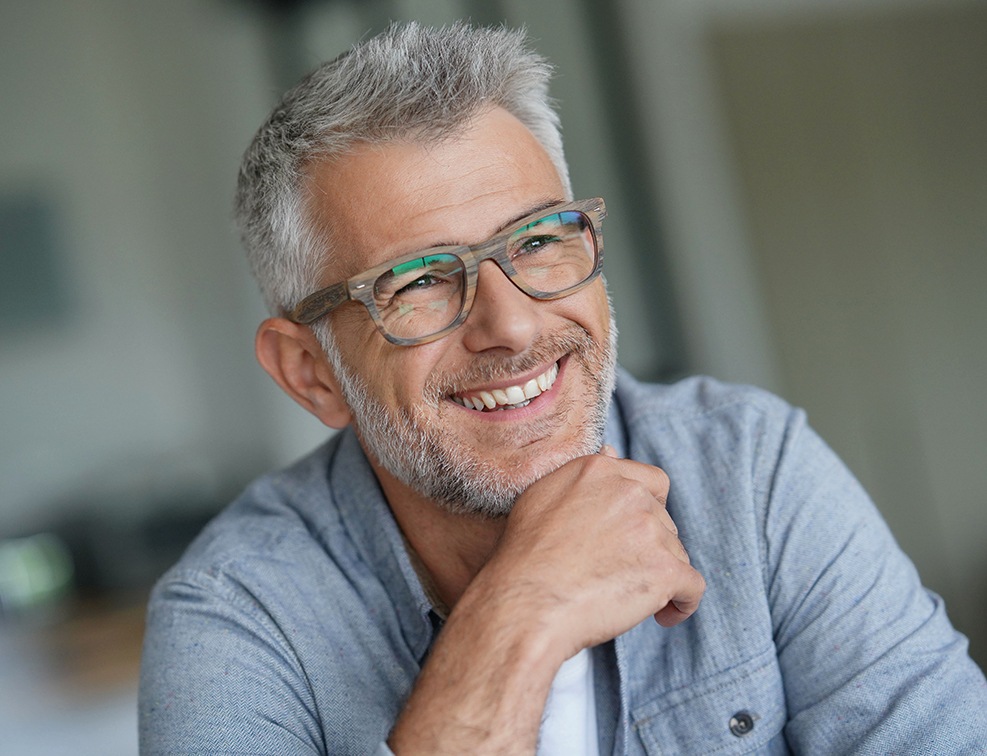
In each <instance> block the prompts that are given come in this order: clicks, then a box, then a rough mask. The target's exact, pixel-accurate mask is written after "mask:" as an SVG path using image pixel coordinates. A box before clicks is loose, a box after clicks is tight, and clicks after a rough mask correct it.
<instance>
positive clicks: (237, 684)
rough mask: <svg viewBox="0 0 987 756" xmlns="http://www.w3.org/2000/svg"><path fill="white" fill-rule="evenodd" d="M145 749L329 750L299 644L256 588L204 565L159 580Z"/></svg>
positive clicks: (147, 646) (150, 639)
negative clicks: (295, 646)
mask: <svg viewBox="0 0 987 756" xmlns="http://www.w3.org/2000/svg"><path fill="white" fill-rule="evenodd" d="M138 708H139V728H140V750H141V753H142V754H179V753H181V754H191V753H223V754H241V753H242V754H246V753H251V754H256V753H277V754H299V755H301V754H306V755H308V754H314V753H324V752H325V748H324V744H323V742H322V734H321V729H320V727H319V724H318V720H317V717H316V712H315V704H314V699H313V696H312V695H311V692H310V690H309V689H308V685H307V682H306V680H305V676H304V673H303V671H302V670H301V668H300V665H299V664H298V661H297V659H296V658H295V656H294V654H293V652H292V650H291V647H290V645H289V644H288V643H287V642H286V641H285V638H284V636H283V635H282V633H281V632H280V630H279V629H278V627H277V625H276V624H275V623H274V622H273V621H272V620H271V619H270V617H269V616H267V615H266V614H265V613H264V612H263V610H262V609H261V608H260V607H259V606H258V605H257V604H256V603H255V602H251V600H250V598H249V595H247V594H245V593H242V592H238V591H236V590H235V589H234V588H233V587H231V586H229V585H227V584H224V582H223V581H222V580H220V579H215V578H213V577H211V576H209V575H204V574H201V573H186V574H181V573H178V574H177V575H175V576H172V577H170V578H168V579H166V580H165V581H163V582H162V583H160V584H159V585H158V587H157V588H156V589H155V591H154V593H153V594H152V598H151V602H150V605H149V611H148V623H147V630H146V633H145V638H144V653H143V660H142V664H141V681H140V693H139V705H138Z"/></svg>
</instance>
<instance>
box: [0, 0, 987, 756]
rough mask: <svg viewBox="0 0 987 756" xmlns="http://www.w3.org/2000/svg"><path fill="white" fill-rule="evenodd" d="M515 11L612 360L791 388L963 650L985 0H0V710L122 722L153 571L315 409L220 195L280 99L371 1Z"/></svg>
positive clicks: (983, 151)
mask: <svg viewBox="0 0 987 756" xmlns="http://www.w3.org/2000/svg"><path fill="white" fill-rule="evenodd" d="M465 17H470V18H472V19H474V20H475V21H477V22H479V23H499V22H501V21H505V20H506V21H507V22H508V23H509V24H511V25H519V24H525V25H526V26H527V28H528V30H529V32H530V34H531V36H532V37H533V39H534V40H535V44H536V46H537V47H538V48H539V49H540V50H541V51H542V52H543V53H544V54H545V55H547V56H548V57H549V58H550V59H551V60H552V61H553V62H554V63H555V64H556V66H557V68H558V76H557V78H556V80H555V84H554V87H553V93H554V95H555V96H556V97H557V99H558V101H559V107H560V109H561V112H562V117H563V124H564V128H565V136H566V147H567V152H568V156H569V161H570V164H571V167H572V175H573V181H574V185H575V188H576V194H577V195H579V196H593V195H602V196H604V197H606V198H607V203H608V208H609V210H610V217H609V220H608V222H607V276H608V280H609V282H610V286H611V289H612V291H613V294H614V298H615V300H616V306H617V313H618V323H619V326H620V355H621V361H622V363H623V364H624V365H625V367H627V368H628V369H629V370H630V371H631V372H633V373H634V374H636V375H638V376H639V377H641V378H645V379H653V380H674V379H675V378H677V377H679V376H682V375H686V374H690V373H695V372H702V373H708V374H712V375H714V376H716V377H718V378H722V379H725V380H730V381H741V382H746V383H754V384H758V385H761V386H764V387H766V388H769V389H771V390H773V391H775V392H777V393H779V394H781V395H782V396H784V397H785V398H786V399H788V400H789V401H791V402H793V403H795V404H798V405H800V406H803V407H805V408H806V409H807V411H808V413H809V418H810V421H811V422H812V423H813V424H814V425H815V426H816V428H817V429H819V430H820V431H821V432H822V434H823V436H824V437H825V438H826V439H827V440H828V441H829V442H830V444H831V445H832V446H834V448H835V449H836V450H837V451H838V452H839V453H840V454H841V455H842V456H843V457H844V459H845V460H846V461H847V462H848V464H849V465H850V467H851V468H852V469H853V470H854V471H855V472H856V474H857V475H858V476H859V477H860V478H861V480H862V481H863V482H864V484H865V485H866V486H867V488H868V489H869V490H870V492H871V494H872V495H873V496H874V498H875V500H876V502H877V504H878V506H879V508H880V509H881V511H882V512H883V513H884V515H885V516H886V518H887V519H888V521H889V523H890V524H891V527H892V529H893V530H894V532H895V534H896V536H897V537H898V539H899V541H900V543H901V544H902V546H903V547H904V548H905V550H906V551H907V552H908V553H909V554H910V555H911V556H912V558H913V559H914V560H915V562H916V563H917V564H918V566H919V569H920V571H921V572H922V574H923V576H924V579H925V581H926V583H927V584H928V585H929V586H930V587H931V588H932V589H934V590H935V591H937V592H939V593H941V594H942V595H943V596H945V598H946V600H947V607H948V609H949V613H950V616H951V617H952V619H953V621H954V623H955V624H956V625H957V626H958V627H959V628H960V629H961V630H962V631H963V632H965V633H966V634H967V635H968V636H970V638H971V644H972V645H971V648H972V652H973V655H974V657H975V658H977V659H978V661H979V662H980V664H981V665H984V664H985V662H987V623H985V619H987V609H985V607H987V549H985V548H984V535H985V534H987V507H985V500H987V493H985V492H987V455H985V451H987V400H985V398H984V393H983V392H984V391H985V389H987V332H985V327H987V296H985V295H984V292H985V290H987V144H985V141H987V96H985V94H987V3H984V2H977V1H975V0H802V2H799V3H792V2H790V0H609V1H606V0H539V1H538V2H537V3H534V2H528V1H527V0H389V1H385V0H381V1H379V2H373V1H372V0H363V1H362V2H358V1H357V0H349V1H346V0H334V1H330V0H308V1H306V0H297V1H295V2H288V1H286V0H284V1H282V2H274V1H273V0H271V1H268V2H262V1H261V0H252V1H251V0H171V2H168V3H158V2H153V1H152V0H85V1H78V2H77V1H75V0H72V1H70V0H51V1H49V2H44V3H31V2H25V1H24V0H0V612H2V617H0V623H2V624H0V732H3V733H4V735H3V742H4V745H3V746H2V747H0V750H3V752H4V753H8V752H9V753H12V754H14V753H16V754H21V753H29V754H56V753H58V754H61V753H74V754H84V753H92V754H97V753H98V754H101V755H102V756H107V755H110V754H117V753H119V754H124V753H133V752H135V751H136V709H135V693H136V674H137V663H138V656H139V646H140V639H141V633H142V622H143V604H144V601H145V599H146V596H147V592H148V590H149V588H150V585H151V584H152V582H153V580H154V579H155V578H156V577H157V576H158V575H159V574H160V573H161V572H162V571H163V570H164V569H165V568H166V567H167V565H168V564H170V563H171V562H172V561H174V560H175V559H176V558H177V556H178V554H179V553H180V552H181V549H182V548H183V547H184V545H185V544H186V543H187V542H188V540H189V539H190V538H191V537H192V536H193V535H194V533H195V532H196V531H197V530H198V529H199V528H200V527H201V525H202V524H203V523H204V522H205V521H206V520H207V519H208V518H209V517H211V516H212V515H213V514H214V513H215V512H216V511H217V510H218V509H219V508H220V507H222V506H223V505H224V504H226V503H227V502H228V501H229V500H230V498H231V497H232V496H233V495H235V493H236V492H237V491H238V490H239V489H240V488H241V487H242V486H243V485H244V484H245V483H246V482H247V481H248V480H250V479H251V478H252V477H254V476H255V475H257V474H259V473H261V472H263V471H265V470H268V469H270V468H272V467H274V466H278V465H282V464H284V463H286V462H288V461H290V460H291V459H293V458H295V457H297V456H299V455H300V454H302V453H304V452H305V451H307V450H308V449H310V448H311V447H312V446H314V445H315V444H317V443H319V442H320V441H321V440H323V439H324V438H325V436H326V435H327V430H326V429H325V428H323V427H321V426H319V425H318V424H317V423H316V422H315V421H314V420H311V419H310V418H308V417H307V416H306V415H305V414H304V413H303V412H302V411H301V410H300V409H298V408H296V407H295V406H294V405H293V404H292V403H291V402H290V400H289V399H287V398H286V397H284V396H283V395H282V394H281V393H280V392H279V390H278V389H277V388H276V387H275V386H274V384H273V383H271V382H270V381H269V380H268V379H267V377H266V375H264V374H263V372H262V371H261V370H260V368H259V367H257V366H256V365H255V363H254V359H253V353H252V339H253V331H254V328H255V326H256V324H257V323H258V322H259V320H260V319H261V318H262V317H263V315H264V313H263V310H262V306H261V303H260V298H259V296H258V294H257V293H256V290H255V286H254V284H253V282H252V281H251V279H250V277H249V274H248V272H247V269H246V264H245V262H244V261H243V259H242V255H241V252H240V249H239V245H238V241H237V239H236V237H235V234H234V233H233V230H232V223H231V221H230V205H231V195H232V187H233V183H234V179H235V174H236V170H237V165H238V161H239V156H240V154H241V152H242V151H243V149H244V148H245V147H246V145H247V142H248V141H249V139H250V138H251V136H252V134H253V132H254V130H255V129H256V128H257V127H258V126H259V124H260V123H261V121H262V120H263V119H264V118H265V116H266V115H267V113H268V112H269V110H270V108H271V107H272V106H273V105H274V103H275V102H276V100H277V98H278V96H279V94H280V93H281V92H282V91H283V90H284V89H286V88H287V87H288V86H290V85H291V84H292V83H293V82H294V81H296V80H297V79H298V78H299V77H300V76H301V75H302V74H303V73H304V72H305V71H307V70H309V69H310V68H312V67H314V66H315V65H317V64H318V63H319V62H320V61H322V60H325V59H327V58H330V57H333V56H335V55H336V54H338V53H339V52H341V51H343V50H344V49H346V48H347V47H348V46H349V45H350V44H352V43H353V42H354V41H355V40H357V39H359V38H361V37H363V36H365V35H368V34H371V33H373V32H375V31H378V30H380V29H382V28H384V27H385V26H386V25H387V23H388V22H389V21H390V20H392V19H393V20H402V19H418V20H421V21H424V22H427V23H434V24H441V23H446V22H449V21H451V20H454V19H458V18H465Z"/></svg>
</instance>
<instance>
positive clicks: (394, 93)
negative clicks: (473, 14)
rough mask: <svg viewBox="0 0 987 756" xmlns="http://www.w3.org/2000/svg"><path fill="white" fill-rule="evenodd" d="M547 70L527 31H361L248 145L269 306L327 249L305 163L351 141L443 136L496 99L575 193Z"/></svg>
mask: <svg viewBox="0 0 987 756" xmlns="http://www.w3.org/2000/svg"><path fill="white" fill-rule="evenodd" d="M551 73H552V69H551V66H550V65H549V64H548V62H547V61H546V60H545V59H544V58H543V57H541V56H540V55H538V54H537V53H535V52H534V51H533V50H531V49H530V48H529V47H528V46H527V40H526V36H525V33H524V31H523V30H511V29H507V28H473V27H470V26H468V25H466V24H464V23H457V24H455V25H452V26H448V27H443V28H440V29H434V28H428V27H425V26H422V25H420V24H417V23H408V24H402V25H392V26H391V27H390V28H389V29H388V30H387V31H385V32H383V33H382V34H379V35H377V36H375V37H372V38H370V39H367V40H365V41H363V42H361V43H360V44H358V45H356V46H355V47H353V48H352V49H351V50H349V51H348V52H346V53H344V54H343V55H341V56H339V57H338V58H336V59H335V60H333V61H331V62H329V63H325V64H323V65H322V66H321V67H320V68H318V69H316V70H315V71H314V72H312V73H311V74H309V75H308V76H307V77H306V78H305V79H303V80H302V81H301V82H300V83H299V84H298V85H297V86H295V87H294V88H293V89H291V90H290V91H288V92H287V93H286V94H285V95H284V97H283V98H282V100H281V102H280V103H279V104H278V105H277V107H276V108H275V109H274V111H273V112H272V113H271V115H270V117H269V118H268V119H267V121H266V122H265V123H264V125H263V126H261V128H260V130H259V131H258V132H257V134H256V136H255V137H254V139H253V142H252V143H251V144H250V147H249V148H248V149H247V151H246V153H245V154H244V157H243V162H242V164H241V166H240V174H239V179H238V182H237V193H236V203H235V212H236V220H237V224H238V226H239V229H240V233H241V236H242V238H243V243H244V246H245V247H246V250H247V257H248V259H249V261H250V267H251V270H252V271H253V274H254V277H255V278H256V279H257V282H258V283H259V284H260V288H261V291H262V293H263V295H264V300H265V302H266V303H267V307H268V309H269V310H270V311H271V313H272V314H275V315H277V314H283V313H284V312H285V311H287V310H288V309H290V308H291V307H293V306H294V305H295V304H296V303H297V302H298V301H299V300H301V299H302V298H303V297H304V296H306V295H307V294H310V293H311V291H312V289H313V288H314V286H315V285H316V283H317V281H318V278H319V273H320V271H321V270H322V269H323V267H324V266H325V265H326V264H327V261H328V260H329V259H330V257H331V254H332V250H331V249H330V240H329V239H328V238H326V236H325V234H324V233H320V232H319V231H318V230H317V229H316V228H315V227H314V225H315V224H314V223H311V222H310V221H309V219H308V215H307V207H306V200H305V197H306V193H305V186H304V181H305V175H306V174H305V170H306V168H307V166H309V165H310V164H311V162H312V161H314V160H322V159H328V158H332V157H335V156H339V155H342V154H345V152H346V151H347V149H349V148H350V147H352V146H353V145H354V144H355V143H357V142H369V143H383V142H390V141H394V140H398V139H404V138H414V139H416V140H421V141H423V142H425V141H435V140H439V139H442V138H443V137H445V136H448V135H450V134H451V133H454V132H455V131H456V130H457V129H459V128H462V127H463V126H464V125H465V124H466V123H467V122H468V121H469V120H470V119H471V118H472V117H473V116H475V115H477V114H478V113H479V112H480V111H482V110H483V109H484V108H486V107H492V106H499V107H501V108H503V109H504V110H506V111H508V112H509V113H511V114H513V115H514V116H515V117H516V118H517V119H518V120H519V121H521V123H523V124H524V125H525V126H526V127H527V128H528V129H529V130H530V131H531V133H532V134H533V135H534V136H535V138H536V139H537V140H538V142H539V143H540V144H541V145H542V147H544V149H545V151H546V152H547V153H548V155H549V157H550V159H551V160H552V162H553V163H554V165H555V167H556V169H557V170H558V173H559V177H560V179H561V180H562V184H563V187H564V188H565V191H566V193H567V195H568V196H571V194H572V191H571V188H570V182H569V172H568V168H567V166H566V162H565V155H564V153H563V149H562V134H561V127H560V124H559V117H558V114H557V113H556V112H555V110H554V107H553V103H552V100H551V99H550V97H549V94H548V81H549V79H550V78H551ZM319 330H322V329H319ZM326 330H328V329H326ZM323 335H324V336H327V337H328V334H323ZM330 338H331V337H330Z"/></svg>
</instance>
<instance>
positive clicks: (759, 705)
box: [632, 650, 788, 756]
mask: <svg viewBox="0 0 987 756" xmlns="http://www.w3.org/2000/svg"><path fill="white" fill-rule="evenodd" d="M785 720H786V713H785V695H784V690H783V689H782V684H781V675H780V672H779V669H778V660H777V658H776V657H775V653H774V650H771V651H770V652H768V653H766V654H763V655H760V656H758V657H756V658H754V659H752V660H750V661H748V662H745V663H743V664H741V665H739V666H737V667H733V668H731V669H729V670H726V671H724V672H721V673H719V674H716V675H713V676H712V677H708V678H706V679H704V680H700V681H699V682H697V683H693V684H690V685H689V686H687V687H684V688H679V689H677V690H673V691H670V692H669V693H666V694H665V695H663V696H662V697H661V698H658V699H657V700H655V701H651V702H650V703H647V704H645V705H643V706H641V707H639V708H638V709H635V710H634V712H633V713H632V724H633V727H634V729H635V730H636V731H637V733H638V735H639V736H640V738H641V741H642V743H643V744H644V747H645V750H646V751H647V752H648V753H649V754H651V756H657V755H658V754H664V755H666V756H667V755H668V754H712V753H715V754H722V755H725V754H741V753H753V752H760V753H767V754H783V753H788V749H787V747H786V745H785V741H784V737H783V736H782V735H781V730H782V728H783V727H784V725H785Z"/></svg>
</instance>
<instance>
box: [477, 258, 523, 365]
mask: <svg viewBox="0 0 987 756" xmlns="http://www.w3.org/2000/svg"><path fill="white" fill-rule="evenodd" d="M539 304H540V303H539V302H538V301H537V300H535V299H532V298H531V297H529V296H528V295H527V294H525V293H524V292H523V291H521V290H520V289H519V288H517V287H516V286H515V285H514V284H513V282H512V281H511V279H510V278H508V277H507V274H506V273H504V271H502V270H501V269H500V268H499V267H498V266H497V264H496V263H495V262H493V261H492V260H484V261H483V262H482V263H480V270H479V271H478V273H477V283H476V293H475V294H474V296H473V306H472V308H471V309H470V313H469V316H468V317H467V318H466V322H465V323H464V324H463V325H462V328H463V329H464V336H463V344H464V345H465V346H466V348H467V349H469V350H470V351H471V352H483V351H487V350H489V349H503V350H506V351H508V352H510V353H511V354H520V353H521V352H523V351H524V350H525V349H527V348H528V347H529V346H531V344H532V343H533V342H534V340H535V338H536V337H537V335H538V332H539V330H540V329H541V312H540V310H539Z"/></svg>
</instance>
